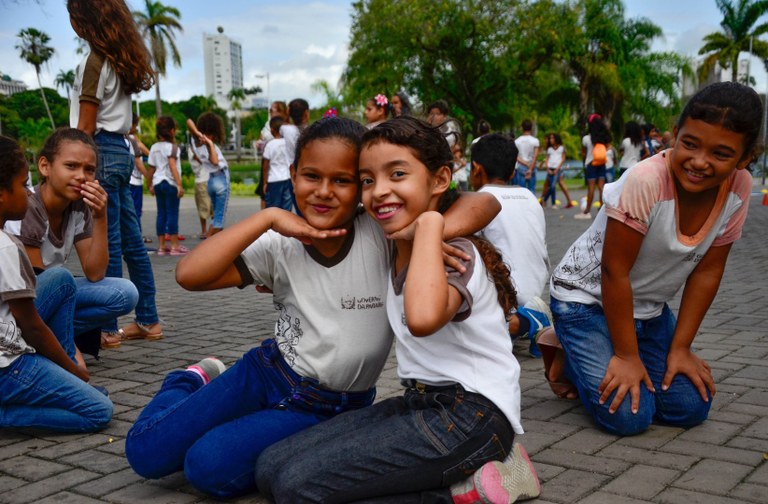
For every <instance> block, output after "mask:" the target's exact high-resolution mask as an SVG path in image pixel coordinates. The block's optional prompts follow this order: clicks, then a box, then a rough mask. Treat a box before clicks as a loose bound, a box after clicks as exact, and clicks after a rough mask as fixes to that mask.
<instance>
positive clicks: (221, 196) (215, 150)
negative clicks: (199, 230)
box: [187, 112, 230, 236]
mask: <svg viewBox="0 0 768 504" xmlns="http://www.w3.org/2000/svg"><path fill="white" fill-rule="evenodd" d="M187 127H188V128H189V131H190V132H191V133H192V136H193V142H194V144H195V149H194V151H195V155H196V156H197V157H198V158H199V159H200V161H201V162H202V163H203V167H204V168H205V169H206V170H207V171H208V196H209V197H210V199H211V205H212V206H213V222H212V223H211V229H210V232H209V233H208V236H211V235H214V234H216V233H218V232H219V231H221V230H222V229H224V220H225V218H226V216H227V205H228V204H229V193H230V187H229V165H228V164H227V160H226V159H224V154H222V152H221V149H220V148H219V144H220V143H221V142H222V141H223V140H224V121H222V120H221V117H219V116H218V115H216V114H214V113H213V112H204V113H202V114H200V117H198V118H197V124H195V123H194V122H193V121H192V120H191V119H187Z"/></svg>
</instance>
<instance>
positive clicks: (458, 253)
mask: <svg viewBox="0 0 768 504" xmlns="http://www.w3.org/2000/svg"><path fill="white" fill-rule="evenodd" d="M443 254H446V255H449V256H453V257H458V258H459V259H463V260H465V261H469V260H471V259H472V257H470V255H469V254H467V253H465V252H464V251H463V250H461V249H459V248H457V247H454V246H453V245H448V244H447V243H445V242H443Z"/></svg>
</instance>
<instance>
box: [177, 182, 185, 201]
mask: <svg viewBox="0 0 768 504" xmlns="http://www.w3.org/2000/svg"><path fill="white" fill-rule="evenodd" d="M176 196H177V197H178V198H183V197H184V188H183V187H181V185H179V187H177V188H176Z"/></svg>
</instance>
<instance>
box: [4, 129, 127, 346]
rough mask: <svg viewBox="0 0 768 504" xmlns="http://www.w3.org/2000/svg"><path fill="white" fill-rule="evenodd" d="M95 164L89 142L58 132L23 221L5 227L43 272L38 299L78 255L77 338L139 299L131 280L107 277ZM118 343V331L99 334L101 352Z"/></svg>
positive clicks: (43, 157)
mask: <svg viewBox="0 0 768 504" xmlns="http://www.w3.org/2000/svg"><path fill="white" fill-rule="evenodd" d="M96 159H97V158H96V144H95V143H94V142H93V139H92V138H91V137H90V136H88V135H86V134H85V133H83V132H82V131H80V130H77V129H74V128H60V129H58V130H56V131H55V132H54V133H53V134H52V135H51V136H49V137H48V138H47V139H46V141H45V144H44V145H43V148H42V149H41V151H40V155H39V156H38V161H37V166H38V170H39V172H40V182H39V183H38V185H37V187H36V188H35V191H34V193H32V194H31V195H30V197H29V209H28V211H27V213H26V215H25V216H24V219H23V220H21V221H17V222H9V223H7V224H6V230H7V231H10V232H11V233H13V234H15V235H17V236H18V237H19V240H20V241H21V242H22V243H23V244H24V249H25V251H26V253H27V255H28V256H29V259H30V261H31V263H32V266H33V267H34V268H36V269H37V270H38V271H39V276H38V279H37V293H38V296H39V297H40V298H46V297H47V296H48V292H49V291H53V290H55V289H57V288H58V285H59V282H60V278H61V276H62V275H63V274H64V273H63V272H60V271H57V270H59V269H62V268H63V267H64V266H65V263H66V262H67V259H68V258H69V256H70V254H71V253H72V249H73V248H74V249H75V251H76V253H77V257H78V259H79V260H80V266H81V267H82V270H83V274H84V277H78V278H76V279H74V284H75V287H76V292H75V312H74V316H73V318H72V323H73V324H74V334H75V335H76V336H79V335H83V334H84V333H86V332H87V331H89V330H92V329H98V328H101V327H102V326H103V325H107V324H108V323H109V322H110V321H112V320H114V319H116V318H117V317H120V316H122V315H125V314H127V313H130V312H131V310H133V309H134V307H135V306H136V303H137V301H138V296H139V294H138V292H137V290H136V287H135V286H134V285H133V284H132V283H131V282H130V281H129V280H126V279H124V278H112V277H105V276H104V273H105V272H106V269H107V262H108V261H109V252H108V245H107V193H106V191H104V189H103V188H102V187H101V186H100V185H99V183H98V181H96V180H95V176H96ZM120 340H121V334H120V332H119V331H114V332H110V331H105V330H102V331H101V339H100V346H101V348H102V349H106V348H116V347H119V346H120V344H121V343H120ZM86 343H87V342H86ZM80 344H83V342H80ZM94 344H95V343H94ZM87 346H88V345H87V344H86V345H85V346H84V347H83V348H84V349H86V347H87ZM86 351H87V350H86ZM88 353H90V352H88Z"/></svg>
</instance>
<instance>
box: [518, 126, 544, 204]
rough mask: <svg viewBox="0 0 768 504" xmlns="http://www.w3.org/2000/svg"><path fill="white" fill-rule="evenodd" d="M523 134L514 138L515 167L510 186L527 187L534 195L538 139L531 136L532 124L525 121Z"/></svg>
mask: <svg viewBox="0 0 768 504" xmlns="http://www.w3.org/2000/svg"><path fill="white" fill-rule="evenodd" d="M521 126H522V128H523V134H522V135H520V136H519V137H517V138H515V145H516V146H517V151H518V154H517V166H516V168H515V175H514V177H513V178H512V185H518V186H521V187H527V188H528V190H529V191H531V192H532V193H533V194H536V159H537V158H538V157H539V145H540V144H539V139H538V138H536V137H535V136H533V123H532V122H531V121H530V119H525V120H524V121H523V122H522V124H521Z"/></svg>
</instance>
